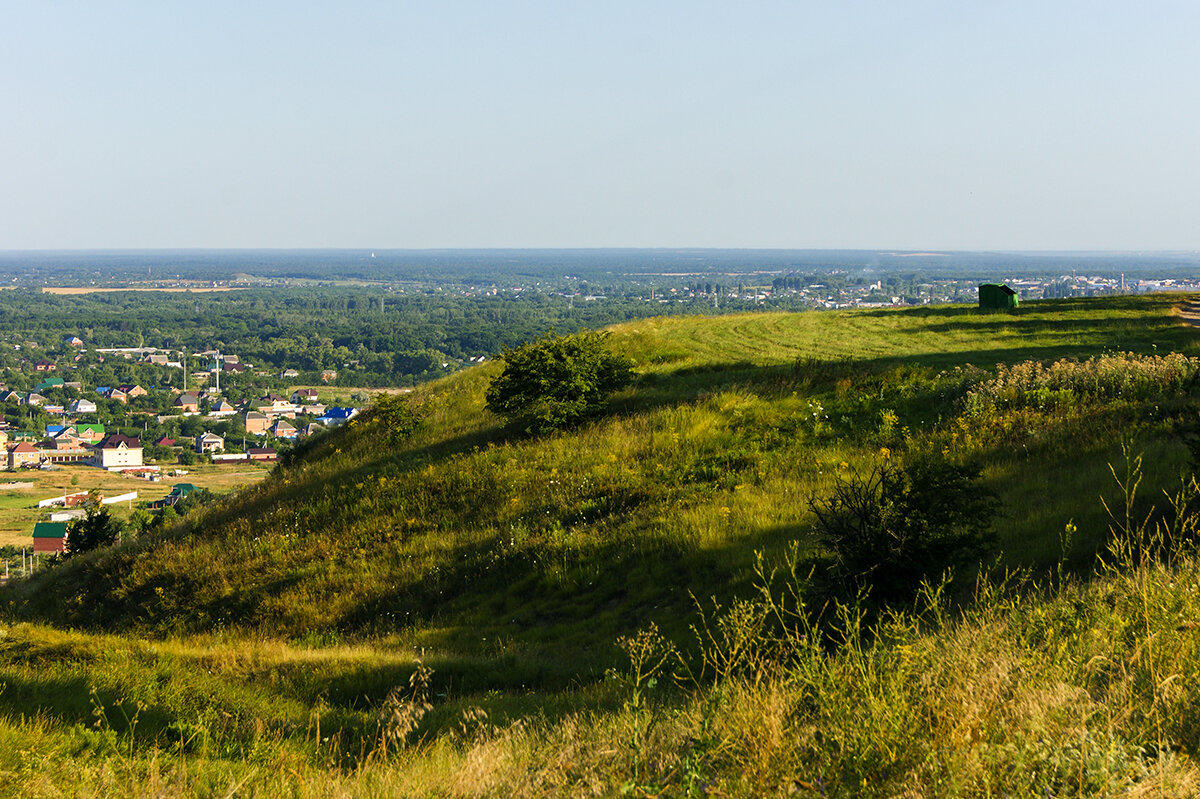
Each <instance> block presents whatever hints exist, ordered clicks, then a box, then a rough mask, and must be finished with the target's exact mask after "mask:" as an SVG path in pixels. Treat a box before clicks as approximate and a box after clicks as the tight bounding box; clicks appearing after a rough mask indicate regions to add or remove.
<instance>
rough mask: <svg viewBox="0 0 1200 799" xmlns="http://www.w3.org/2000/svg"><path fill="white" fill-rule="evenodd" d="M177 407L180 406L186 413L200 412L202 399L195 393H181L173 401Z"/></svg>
mask: <svg viewBox="0 0 1200 799" xmlns="http://www.w3.org/2000/svg"><path fill="white" fill-rule="evenodd" d="M172 405H174V406H175V407H176V408H179V409H180V410H181V411H183V412H184V413H199V412H200V400H199V399H198V398H197V397H196V395H195V394H180V395H179V396H178V397H176V398H175V402H173V403H172Z"/></svg>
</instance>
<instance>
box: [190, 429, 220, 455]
mask: <svg viewBox="0 0 1200 799" xmlns="http://www.w3.org/2000/svg"><path fill="white" fill-rule="evenodd" d="M195 448H196V452H199V453H201V454H203V453H206V452H221V451H223V450H224V449H225V439H223V438H221V437H220V436H219V435H217V434H216V433H201V434H200V435H198V436H196V441H195Z"/></svg>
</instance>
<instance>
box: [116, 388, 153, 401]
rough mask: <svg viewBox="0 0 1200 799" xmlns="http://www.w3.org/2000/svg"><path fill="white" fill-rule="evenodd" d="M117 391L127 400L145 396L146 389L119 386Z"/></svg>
mask: <svg viewBox="0 0 1200 799" xmlns="http://www.w3.org/2000/svg"><path fill="white" fill-rule="evenodd" d="M118 390H119V391H120V392H121V393H122V394H124V395H125V396H126V397H129V399H133V398H134V397H144V396H146V393H147V392H146V389H144V388H142V387H141V386H120V387H119V388H118Z"/></svg>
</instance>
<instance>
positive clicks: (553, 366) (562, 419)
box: [486, 333, 632, 432]
mask: <svg viewBox="0 0 1200 799" xmlns="http://www.w3.org/2000/svg"><path fill="white" fill-rule="evenodd" d="M606 339H607V335H606V334H604V333H582V334H579V335H575V336H557V335H554V334H548V335H547V336H545V337H543V338H540V339H538V340H537V341H531V342H527V343H525V344H522V345H521V346H519V347H514V348H512V349H506V350H504V352H502V353H501V354H500V358H501V359H502V360H503V361H504V371H503V372H502V373H501V374H500V376H499V377H497V378H495V379H494V380H493V381H492V383H491V385H489V386H488V389H487V394H486V399H487V406H488V408H489V409H490V410H492V411H493V412H495V413H497V414H500V415H501V416H504V417H505V418H507V419H509V420H510V421H512V422H513V423H515V424H517V425H519V426H521V427H523V428H525V429H526V430H528V431H530V432H544V431H546V430H555V429H559V428H563V427H569V426H571V425H574V424H577V423H578V422H580V421H582V420H584V419H586V418H588V417H590V416H594V415H596V414H597V413H599V412H600V411H601V410H603V408H604V405H605V399H606V397H607V395H608V394H610V393H611V392H612V391H614V390H616V389H618V388H620V387H621V386H623V385H625V384H626V383H628V382H629V380H630V379H631V378H632V373H631V371H630V366H631V364H630V362H629V360H628V359H627V358H624V357H622V356H620V355H616V354H614V353H612V352H610V351H609V350H608V348H607V347H606V346H605V344H606Z"/></svg>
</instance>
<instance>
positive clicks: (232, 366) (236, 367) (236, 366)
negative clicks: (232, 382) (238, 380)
mask: <svg viewBox="0 0 1200 799" xmlns="http://www.w3.org/2000/svg"><path fill="white" fill-rule="evenodd" d="M221 371H222V372H233V373H239V372H244V371H246V367H245V366H243V365H242V364H240V363H229V362H226V363H223V364H221Z"/></svg>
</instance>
